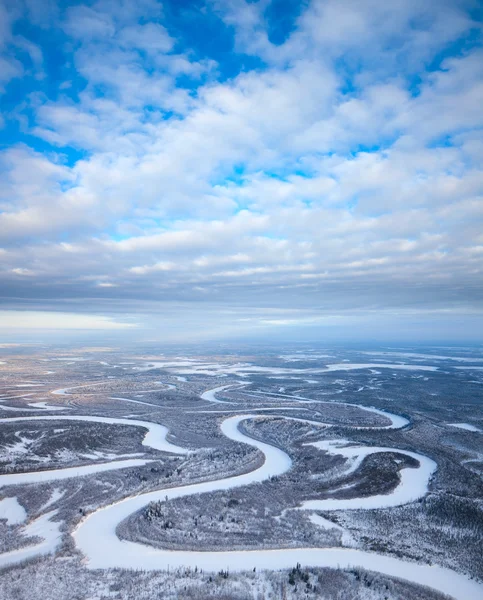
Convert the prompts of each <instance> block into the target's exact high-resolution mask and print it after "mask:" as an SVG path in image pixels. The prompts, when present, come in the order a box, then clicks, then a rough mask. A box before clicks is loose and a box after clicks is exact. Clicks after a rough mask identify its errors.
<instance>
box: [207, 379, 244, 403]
mask: <svg viewBox="0 0 483 600" xmlns="http://www.w3.org/2000/svg"><path fill="white" fill-rule="evenodd" d="M249 383H250V382H249V381H247V382H244V383H235V384H233V383H232V384H230V385H220V386H218V387H215V388H211V389H209V390H206V392H203V393H202V394H201V396H200V398H201V399H202V400H207V401H208V402H216V403H217V404H232V403H231V402H228V401H226V400H218V398H217V397H216V396H215V394H217V393H218V392H221V391H223V390H226V389H228V388H231V387H240V386H243V385H248V384H249Z"/></svg>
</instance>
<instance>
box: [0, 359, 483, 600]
mask: <svg viewBox="0 0 483 600" xmlns="http://www.w3.org/2000/svg"><path fill="white" fill-rule="evenodd" d="M191 362H192V361H190V363H191ZM341 364H342V365H343V367H344V369H343V370H347V369H346V368H345V367H347V366H349V365H350V367H352V368H372V367H373V366H375V365H365V366H364V367H361V366H360V365H357V366H356V365H354V364H350V363H341ZM329 366H330V365H329ZM334 366H336V365H334ZM377 366H378V367H381V368H394V365H377ZM407 367H410V368H412V366H408V365H398V368H407ZM333 370H336V369H333ZM423 370H434V368H429V367H427V368H426V367H423ZM228 387H232V386H218V387H216V388H212V389H210V390H207V391H206V392H204V393H203V394H202V396H201V397H202V398H203V399H204V400H207V401H209V402H215V403H226V402H223V401H222V400H219V399H217V398H216V396H215V394H216V393H217V392H220V391H222V390H223V389H226V388H228ZM70 389H73V388H70ZM56 393H57V394H60V395H62V394H64V393H67V388H66V389H63V390H56ZM288 397H290V396H288ZM292 398H293V399H296V400H298V401H302V402H303V401H307V402H311V403H312V402H318V403H319V402H320V403H322V402H321V401H314V400H310V399H306V400H305V399H303V398H302V397H292ZM122 400H127V399H122ZM129 401H132V400H129ZM133 402H139V403H141V401H133ZM145 404H147V403H145ZM331 404H332V403H331ZM340 404H344V403H340ZM350 406H355V407H357V408H360V409H362V410H366V411H370V412H374V413H376V414H379V415H381V416H383V417H385V418H387V419H388V422H389V424H388V425H383V426H379V427H372V429H395V428H401V427H404V426H406V425H407V424H408V421H407V419H405V418H404V417H401V416H398V415H392V414H390V413H386V412H384V411H381V410H379V409H375V408H370V407H363V406H360V405H355V404H351V405H350ZM280 409H282V410H283V406H282V407H280ZM270 416H271V415H270ZM274 416H279V415H274ZM280 416H281V415H280ZM258 418H260V414H257V413H256V412H253V413H250V414H241V415H240V414H237V415H235V416H230V417H228V418H226V419H225V420H224V421H223V422H222V424H221V431H222V433H223V434H224V435H225V436H226V437H227V438H229V439H231V440H233V441H236V442H240V443H244V444H247V445H249V446H252V447H255V448H257V449H258V450H259V451H261V452H262V453H263V455H264V457H265V460H264V462H263V464H262V465H261V466H260V467H258V468H256V469H255V470H253V471H251V472H249V473H244V474H242V475H237V476H233V477H225V478H221V479H217V480H212V481H206V482H202V483H198V484H193V485H186V486H178V487H174V488H168V489H161V490H157V491H154V492H148V493H144V494H140V495H136V496H132V497H128V498H126V499H124V500H122V501H120V502H116V503H114V504H111V505H109V506H106V507H103V508H100V509H98V510H95V511H94V512H93V513H91V514H90V515H88V516H87V517H85V518H84V519H83V520H82V521H81V522H80V523H79V525H78V526H77V528H76V530H75V531H74V533H73V537H74V541H75V543H76V545H77V547H78V549H79V550H81V551H82V552H83V553H84V555H85V557H86V561H87V566H88V567H89V568H93V569H105V568H118V567H119V568H138V569H143V570H156V569H166V568H168V567H171V568H176V567H191V568H195V567H198V569H200V568H201V569H204V570H206V571H218V570H219V569H220V568H224V569H229V570H230V571H241V570H247V569H249V570H252V569H253V568H254V567H256V568H257V569H276V570H279V569H284V568H290V567H293V565H294V564H296V563H297V562H299V563H300V564H301V565H304V566H322V567H333V568H351V567H352V568H354V567H360V568H366V569H369V570H373V571H377V572H380V573H383V574H386V575H389V576H394V577H400V578H402V579H406V580H408V581H412V582H414V583H417V584H421V585H426V586H429V587H431V588H433V589H435V590H438V591H441V592H443V593H446V594H450V595H452V596H453V597H454V598H455V599H457V600H468V599H469V598H471V599H475V600H476V599H478V598H483V588H482V586H481V585H480V584H478V583H477V582H476V581H474V580H470V579H469V578H467V577H466V576H464V575H461V574H458V573H456V572H454V571H452V570H450V569H447V568H442V567H438V566H429V565H421V564H417V563H414V562H406V561H404V560H401V559H398V558H395V557H391V556H386V555H380V554H375V553H372V552H364V551H360V550H356V549H353V548H330V549H322V548H291V549H281V550H253V551H220V552H211V551H210V552H208V551H207V552H191V551H169V550H161V549H158V548H154V547H150V546H146V545H144V544H140V543H136V542H130V541H126V540H120V539H119V538H118V537H117V534H116V529H117V526H118V525H119V523H120V522H121V521H123V520H124V519H125V518H127V517H129V516H130V515H131V514H132V513H133V512H135V511H137V510H140V509H142V508H143V507H144V506H146V505H147V504H148V503H149V502H152V501H165V500H170V499H174V498H181V497H186V496H190V495H193V494H202V493H209V492H214V491H218V490H230V489H233V488H235V487H241V486H246V485H250V484H253V483H257V482H262V481H265V480H267V479H268V478H270V477H273V476H278V475H282V474H283V473H285V472H287V471H288V470H289V469H290V467H291V459H290V457H289V456H288V455H287V454H286V453H285V452H283V451H282V450H280V449H279V448H276V447H274V446H271V445H269V444H266V443H264V442H261V441H259V440H255V439H252V438H250V437H248V436H247V435H246V434H244V433H243V432H241V431H240V429H239V424H240V423H241V422H242V421H244V420H246V419H258ZM265 418H266V417H265ZM283 418H286V419H290V417H287V416H283ZM35 420H38V421H41V420H44V421H45V420H56V421H86V422H97V423H109V424H118V425H135V426H138V427H143V428H145V429H147V433H146V435H145V437H144V440H143V444H144V445H145V446H149V447H152V448H155V449H157V450H162V451H167V452H173V453H177V454H187V453H188V452H189V450H187V449H185V448H181V447H179V446H175V445H173V444H171V443H169V442H168V441H167V440H166V435H167V433H168V430H167V428H166V427H164V426H162V425H159V424H156V423H150V422H147V421H138V420H130V419H121V418H110V417H97V416H60V415H59V416H36V417H17V418H12V419H5V420H3V422H24V421H35ZM294 420H296V421H300V422H305V423H307V424H310V425H317V426H325V424H324V423H319V422H315V421H311V420H304V419H301V418H296V419H294ZM460 425H467V424H452V426H460ZM469 427H471V426H469ZM357 428H358V427H354V429H357ZM349 443H350V442H344V441H341V440H339V441H334V440H331V441H321V442H316V443H314V445H315V446H317V447H318V448H320V449H322V450H325V451H327V452H330V453H332V454H342V455H343V456H345V457H346V458H347V459H348V460H349V461H350V462H349V466H348V468H349V470H355V469H357V468H358V466H359V465H360V463H361V462H362V460H363V458H364V457H365V456H368V455H370V454H372V453H375V452H376V453H377V452H398V453H401V454H405V455H407V456H410V457H412V458H414V459H416V460H417V461H418V462H419V467H418V468H404V469H401V471H400V483H399V485H398V486H397V487H396V488H395V489H394V490H393V491H392V492H391V493H390V494H385V495H376V496H372V497H365V498H353V499H349V500H344V499H341V500H338V499H328V500H313V501H309V502H305V503H303V504H302V505H301V506H300V507H299V509H300V510H309V509H310V510H339V509H373V508H383V507H388V506H397V505H400V504H404V503H407V502H412V501H414V500H416V499H418V498H420V497H422V496H424V495H425V494H426V492H427V488H428V482H429V480H430V478H431V476H432V474H433V473H434V472H435V470H436V463H434V461H432V460H431V459H430V458H428V457H426V456H423V455H420V454H417V453H414V452H409V451H406V450H404V451H403V450H399V449H397V448H386V447H366V446H348V445H347V444H349ZM146 462H149V461H146V460H142V459H133V460H124V461H113V462H110V463H104V464H94V465H88V466H86V467H77V468H67V469H56V470H51V471H39V472H31V473H20V474H13V475H3V476H0V485H6V484H10V483H29V482H33V481H47V480H49V481H51V480H55V479H65V478H67V477H74V476H81V475H86V474H90V473H95V472H99V471H102V470H110V469H114V468H124V467H127V466H136V465H141V464H146ZM6 478H20V479H19V480H18V481H17V480H15V479H9V480H8V482H7V479H6ZM61 496H62V492H59V491H58V490H54V492H53V494H52V496H51V498H50V499H49V501H48V502H47V503H46V504H45V505H44V507H43V508H45V507H47V506H50V505H51V504H53V503H54V502H56V501H57V500H58V499H59V498H60V497H61ZM10 500H12V499H10ZM11 504H12V503H11V502H10V504H9V505H8V506H7V505H5V506H6V507H7V508H5V509H4V510H5V511H6V512H7V513H8V511H9V510H10V512H11V514H13V513H12V510H13V508H12V505H11ZM19 506H20V505H19ZM13 512H15V511H13ZM54 515H55V511H53V512H50V513H48V514H46V515H42V516H41V517H39V518H38V519H36V520H35V521H34V522H32V523H31V524H29V525H27V526H26V527H25V528H24V533H25V535H30V536H31V535H37V536H40V537H41V538H43V541H42V542H41V543H40V544H35V545H32V546H28V547H26V548H22V549H20V550H17V551H13V552H8V553H5V554H3V555H0V566H3V565H8V564H13V563H16V562H20V561H22V560H24V559H26V558H30V557H33V556H38V555H41V554H47V553H51V552H54V551H55V549H56V547H57V546H58V544H59V541H60V523H56V522H54V521H52V518H53V517H54ZM17 518H18V517H17ZM309 518H310V520H311V521H312V523H313V524H314V526H317V527H325V528H336V529H341V530H342V531H343V532H344V531H345V530H343V528H340V526H337V525H336V524H333V523H331V522H329V521H328V520H327V519H323V518H322V517H320V516H318V515H312V516H311V517H309ZM345 539H346V541H347V543H348V544H349V538H345Z"/></svg>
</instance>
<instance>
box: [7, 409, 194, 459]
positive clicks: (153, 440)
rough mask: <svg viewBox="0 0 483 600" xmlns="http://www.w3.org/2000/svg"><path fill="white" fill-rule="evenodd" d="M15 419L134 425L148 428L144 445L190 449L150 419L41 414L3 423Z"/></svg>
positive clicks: (176, 450)
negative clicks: (176, 444) (177, 443)
mask: <svg viewBox="0 0 483 600" xmlns="http://www.w3.org/2000/svg"><path fill="white" fill-rule="evenodd" d="M15 421H18V422H22V421H86V422H88V423H108V424H110V425H133V426H135V427H142V428H144V429H147V430H148V431H147V433H146V435H145V436H144V439H143V442H142V444H143V446H149V447H150V448H154V449H155V450H160V451H162V452H172V453H174V454H188V453H189V450H186V449H185V448H181V447H180V446H175V445H174V444H171V443H170V442H168V441H167V439H166V436H167V434H168V433H169V430H168V428H167V427H165V426H164V425H159V424H158V423H151V422H150V421H138V420H135V419H118V418H114V417H91V416H81V415H78V416H71V415H69V416H62V417H60V416H59V417H57V416H52V415H47V416H39V417H14V418H11V419H3V420H2V421H1V422H2V423H13V422H15Z"/></svg>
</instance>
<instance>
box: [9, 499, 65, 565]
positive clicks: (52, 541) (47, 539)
mask: <svg viewBox="0 0 483 600" xmlns="http://www.w3.org/2000/svg"><path fill="white" fill-rule="evenodd" d="M56 513H57V511H56V510H54V511H51V512H49V513H47V514H45V515H42V516H41V517H39V518H38V519H35V521H32V523H30V524H29V525H26V526H25V527H24V528H23V531H22V535H25V536H27V537H33V536H35V537H40V538H42V540H43V541H42V542H40V543H39V544H34V545H32V546H27V547H25V548H20V549H19V550H12V551H11V552H5V553H3V554H0V567H6V566H7V565H13V564H17V563H19V562H22V561H24V560H27V559H29V558H33V557H36V556H43V555H45V554H52V553H53V552H55V550H56V549H57V547H58V546H59V544H60V540H61V537H62V534H61V532H60V527H61V523H60V522H55V521H52V517H54V516H55V514H56Z"/></svg>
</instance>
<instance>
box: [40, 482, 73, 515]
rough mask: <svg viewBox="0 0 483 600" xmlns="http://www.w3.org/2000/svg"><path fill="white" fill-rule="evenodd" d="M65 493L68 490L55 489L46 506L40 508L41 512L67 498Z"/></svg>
mask: <svg viewBox="0 0 483 600" xmlns="http://www.w3.org/2000/svg"><path fill="white" fill-rule="evenodd" d="M65 492H66V490H61V489H59V488H55V489H54V490H53V491H52V494H51V495H50V498H49V499H48V500H47V502H46V503H45V504H42V506H41V507H40V508H39V512H42V511H44V510H45V509H46V508H48V507H49V506H52V504H55V503H56V502H57V501H58V500H60V499H61V498H63V497H64V496H65Z"/></svg>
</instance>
